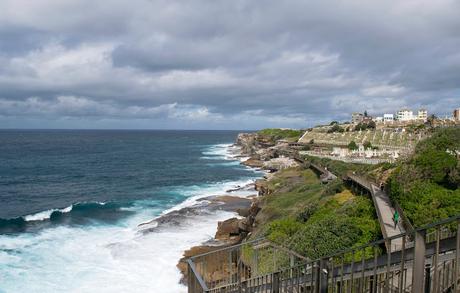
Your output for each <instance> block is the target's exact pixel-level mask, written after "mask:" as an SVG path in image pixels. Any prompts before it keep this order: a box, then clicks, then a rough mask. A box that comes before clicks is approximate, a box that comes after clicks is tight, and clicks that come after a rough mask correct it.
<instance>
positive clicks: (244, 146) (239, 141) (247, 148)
mask: <svg viewBox="0 0 460 293" xmlns="http://www.w3.org/2000/svg"><path fill="white" fill-rule="evenodd" d="M257 136H258V135H257V133H240V134H238V136H237V138H236V145H238V146H240V147H241V152H242V153H243V154H245V155H249V156H252V155H254V154H255V152H256V146H257Z"/></svg>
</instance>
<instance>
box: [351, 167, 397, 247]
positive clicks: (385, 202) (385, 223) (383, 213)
mask: <svg viewBox="0 0 460 293" xmlns="http://www.w3.org/2000/svg"><path fill="white" fill-rule="evenodd" d="M348 178H350V179H351V180H353V181H355V182H356V183H358V184H359V185H361V186H362V187H363V188H365V189H367V190H369V192H370V193H371V195H372V200H373V202H374V206H375V209H376V211H377V216H378V218H379V223H380V228H381V229H382V234H383V236H384V237H385V238H387V237H392V236H395V235H398V234H401V233H404V232H405V230H404V228H403V227H402V221H401V217H400V221H399V223H398V225H396V227H395V224H394V222H393V215H394V212H395V210H394V208H393V207H392V206H391V202H390V198H389V197H388V195H387V194H386V193H385V192H384V191H382V190H380V188H379V187H378V186H377V185H375V184H373V183H371V182H369V181H368V180H366V179H365V178H363V177H361V176H358V175H355V174H348ZM387 248H389V247H387ZM401 248H402V238H397V239H394V240H392V241H391V251H397V250H401Z"/></svg>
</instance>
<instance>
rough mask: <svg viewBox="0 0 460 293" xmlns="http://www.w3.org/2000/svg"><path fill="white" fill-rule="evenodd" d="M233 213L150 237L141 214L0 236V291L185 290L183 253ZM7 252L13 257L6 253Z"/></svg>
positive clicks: (168, 292) (199, 219) (164, 292)
mask: <svg viewBox="0 0 460 293" xmlns="http://www.w3.org/2000/svg"><path fill="white" fill-rule="evenodd" d="M231 215H232V214H231V213H227V212H221V211H219V212H215V213H214V214H211V215H207V216H197V217H196V218H194V219H190V220H189V222H187V223H185V224H184V225H183V226H180V227H177V228H174V229H171V230H168V231H159V232H155V233H148V234H140V233H138V231H137V224H138V223H139V222H141V221H142V219H143V218H144V217H145V216H144V215H142V214H139V215H137V216H135V217H133V218H130V219H129V220H128V221H126V222H124V223H122V225H120V226H93V227H85V228H75V227H73V228H71V227H65V226H61V227H58V228H54V229H47V230H44V231H42V232H40V233H39V234H38V235H36V234H22V235H20V236H17V237H13V236H1V238H0V239H1V241H0V252H1V253H0V280H1V285H0V288H1V289H0V291H2V290H4V292H95V290H97V292H162V293H181V292H186V288H185V287H184V286H183V285H180V284H179V279H180V272H179V271H178V270H177V268H176V264H177V261H178V260H179V259H180V257H181V256H182V253H183V251H184V250H185V249H188V248H190V247H191V246H193V245H197V244H199V243H202V242H203V241H206V240H208V239H210V238H211V237H212V235H213V234H214V233H215V230H216V222H217V221H219V220H224V219H226V218H228V217H230V216H231ZM144 220H145V219H144ZM7 249H10V250H14V251H15V253H14V254H9V253H5V252H4V251H2V250H7ZM19 280H20V282H19ZM2 292H3V291H2Z"/></svg>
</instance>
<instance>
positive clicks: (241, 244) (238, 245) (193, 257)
mask: <svg viewBox="0 0 460 293" xmlns="http://www.w3.org/2000/svg"><path fill="white" fill-rule="evenodd" d="M259 241H268V240H267V239H265V238H264V237H260V238H257V239H254V240H250V241H246V242H241V243H238V244H235V245H231V246H226V247H223V248H219V249H216V250H212V251H208V252H204V253H201V254H197V255H193V256H191V257H189V258H188V259H192V260H193V259H195V258H199V257H203V256H207V255H210V254H213V253H216V252H222V251H225V250H228V249H232V248H237V247H240V246H243V245H247V244H252V243H256V242H259Z"/></svg>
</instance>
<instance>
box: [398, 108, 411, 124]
mask: <svg viewBox="0 0 460 293" xmlns="http://www.w3.org/2000/svg"><path fill="white" fill-rule="evenodd" d="M396 118H397V119H398V120H399V121H411V120H414V113H413V112H412V111H411V110H409V109H401V110H399V111H398V113H397V114H396Z"/></svg>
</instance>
